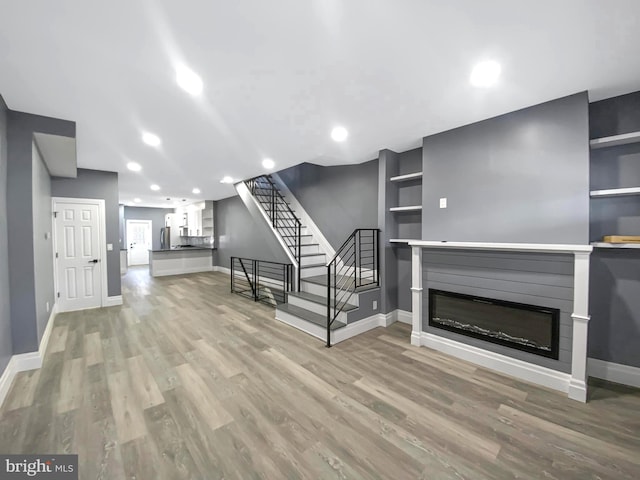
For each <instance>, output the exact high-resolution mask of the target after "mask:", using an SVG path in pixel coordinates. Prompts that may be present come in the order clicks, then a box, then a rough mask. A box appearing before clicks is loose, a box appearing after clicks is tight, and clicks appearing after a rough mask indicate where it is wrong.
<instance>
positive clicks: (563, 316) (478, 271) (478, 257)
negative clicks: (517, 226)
mask: <svg viewBox="0 0 640 480" xmlns="http://www.w3.org/2000/svg"><path fill="white" fill-rule="evenodd" d="M572 262H573V257H572V256H571V255H541V254H529V253H521V254H505V255H502V254H500V253H489V252H486V253H485V252H471V251H463V250H460V251H450V252H442V251H436V250H428V249H426V250H424V251H423V267H422V268H423V279H424V285H423V287H424V294H423V302H424V310H423V311H424V318H423V329H424V331H426V332H429V333H432V334H434V335H439V336H441V337H445V338H449V339H452V340H456V341H459V342H461V343H465V344H467V345H473V346H476V347H480V348H484V349H486V350H489V351H492V352H496V353H500V354H503V355H507V356H510V357H513V358H517V359H519V360H523V361H527V362H531V363H533V364H536V365H541V366H544V367H547V368H551V369H554V370H558V371H562V372H565V373H569V372H570V371H571V342H572V332H573V327H572V319H571V313H572V310H573V269H567V268H566V266H567V265H572ZM522 264H525V265H527V267H526V268H527V270H526V271H519V270H517V269H514V266H516V265H522ZM558 264H560V266H561V268H560V269H558ZM553 285H557V286H553ZM569 286H570V287H569ZM430 288H434V289H439V290H446V291H450V292H457V293H464V294H467V295H476V296H480V297H486V298H495V299H500V300H507V301H511V302H518V303H526V304H530V305H538V306H543V307H548V308H558V309H560V339H559V349H560V352H559V359H558V360H554V359H550V358H546V357H542V356H539V355H534V354H531V353H527V352H522V351H519V350H516V349H511V348H508V347H504V346H502V345H496V344H493V343H490V342H485V341H482V340H480V339H475V338H471V337H467V336H464V335H460V334H457V333H455V332H449V331H446V330H442V329H438V328H433V327H430V326H429V289H430Z"/></svg>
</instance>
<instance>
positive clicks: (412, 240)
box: [389, 238, 418, 244]
mask: <svg viewBox="0 0 640 480" xmlns="http://www.w3.org/2000/svg"><path fill="white" fill-rule="evenodd" d="M416 240H418V239H414V238H392V239H390V240H389V243H406V244H408V243H409V242H415V241H416Z"/></svg>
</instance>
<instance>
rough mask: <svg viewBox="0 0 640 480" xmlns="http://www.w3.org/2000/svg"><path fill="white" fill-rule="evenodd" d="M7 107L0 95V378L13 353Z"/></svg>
mask: <svg viewBox="0 0 640 480" xmlns="http://www.w3.org/2000/svg"><path fill="white" fill-rule="evenodd" d="M7 163H8V162H7V106H6V104H5V103H4V99H3V98H2V95H0V376H2V374H3V373H4V370H5V368H7V363H9V359H10V358H11V355H12V353H13V345H12V343H11V310H10V301H11V300H10V295H9V246H8V241H7Z"/></svg>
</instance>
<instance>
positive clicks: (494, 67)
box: [469, 60, 502, 87]
mask: <svg viewBox="0 0 640 480" xmlns="http://www.w3.org/2000/svg"><path fill="white" fill-rule="evenodd" d="M501 71H502V67H500V64H499V63H498V62H494V61H493V60H487V61H484V62H480V63H478V64H477V65H476V66H475V67H473V70H472V71H471V76H470V77H469V81H470V82H471V85H473V86H474V87H490V86H491V85H493V84H494V83H496V81H497V80H498V77H500V72H501Z"/></svg>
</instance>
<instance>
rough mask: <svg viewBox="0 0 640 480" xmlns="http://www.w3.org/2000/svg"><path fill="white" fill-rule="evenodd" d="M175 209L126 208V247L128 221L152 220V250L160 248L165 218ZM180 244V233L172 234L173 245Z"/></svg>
mask: <svg viewBox="0 0 640 480" xmlns="http://www.w3.org/2000/svg"><path fill="white" fill-rule="evenodd" d="M173 211H174V210H173V208H148V207H124V237H123V238H124V245H125V248H127V247H128V245H127V243H126V221H127V220H151V236H152V239H153V245H152V248H154V249H158V248H160V229H161V228H162V227H164V216H165V215H166V214H167V213H173ZM179 244H180V235H179V232H171V245H179Z"/></svg>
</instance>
